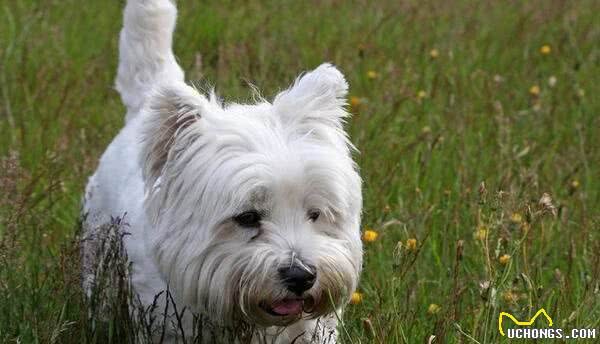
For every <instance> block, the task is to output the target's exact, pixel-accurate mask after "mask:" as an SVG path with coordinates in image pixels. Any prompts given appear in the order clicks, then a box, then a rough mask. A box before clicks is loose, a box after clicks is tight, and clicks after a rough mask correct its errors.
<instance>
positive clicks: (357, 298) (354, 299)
mask: <svg viewBox="0 0 600 344" xmlns="http://www.w3.org/2000/svg"><path fill="white" fill-rule="evenodd" d="M362 300H363V294H362V293H359V292H357V291H355V292H354V293H352V296H351V297H350V303H351V304H353V305H358V304H359V303H361V302H362Z"/></svg>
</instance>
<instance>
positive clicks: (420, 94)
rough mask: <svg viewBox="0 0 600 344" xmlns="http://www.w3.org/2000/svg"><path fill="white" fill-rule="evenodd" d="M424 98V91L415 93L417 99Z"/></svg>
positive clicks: (425, 93) (425, 94) (425, 95)
mask: <svg viewBox="0 0 600 344" xmlns="http://www.w3.org/2000/svg"><path fill="white" fill-rule="evenodd" d="M425 97H427V92H425V91H424V90H420V91H419V92H417V98H419V99H423V98H425Z"/></svg>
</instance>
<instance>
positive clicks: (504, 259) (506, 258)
mask: <svg viewBox="0 0 600 344" xmlns="http://www.w3.org/2000/svg"><path fill="white" fill-rule="evenodd" d="M498 261H499V262H500V264H502V265H506V264H508V262H509V261H510V255H508V254H503V255H501V256H500V258H498Z"/></svg>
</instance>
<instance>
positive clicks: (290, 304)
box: [266, 298, 304, 316]
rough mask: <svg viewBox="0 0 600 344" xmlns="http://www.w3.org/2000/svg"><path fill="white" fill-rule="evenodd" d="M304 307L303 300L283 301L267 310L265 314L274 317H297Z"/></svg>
mask: <svg viewBox="0 0 600 344" xmlns="http://www.w3.org/2000/svg"><path fill="white" fill-rule="evenodd" d="M303 307H304V300H303V299H289V298H288V299H283V300H281V301H277V302H275V303H273V304H272V305H270V306H269V307H266V308H267V312H268V313H270V314H272V315H276V316H290V315H299V314H301V313H302V309H303Z"/></svg>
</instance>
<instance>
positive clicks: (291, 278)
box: [279, 264, 317, 295]
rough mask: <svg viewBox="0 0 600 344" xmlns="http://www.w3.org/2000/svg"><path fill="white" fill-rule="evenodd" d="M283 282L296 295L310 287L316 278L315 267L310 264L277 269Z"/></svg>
mask: <svg viewBox="0 0 600 344" xmlns="http://www.w3.org/2000/svg"><path fill="white" fill-rule="evenodd" d="M279 275H280V276H281V280H282V281H283V284H284V285H285V286H286V287H287V288H288V290H289V291H291V292H293V293H295V294H296V295H301V294H302V293H303V292H305V291H307V290H308V289H310V288H311V287H312V286H313V284H315V280H316V279H317V269H315V268H314V267H313V266H310V265H304V264H303V265H302V266H300V265H296V264H294V265H292V266H289V267H283V268H280V269H279Z"/></svg>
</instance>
